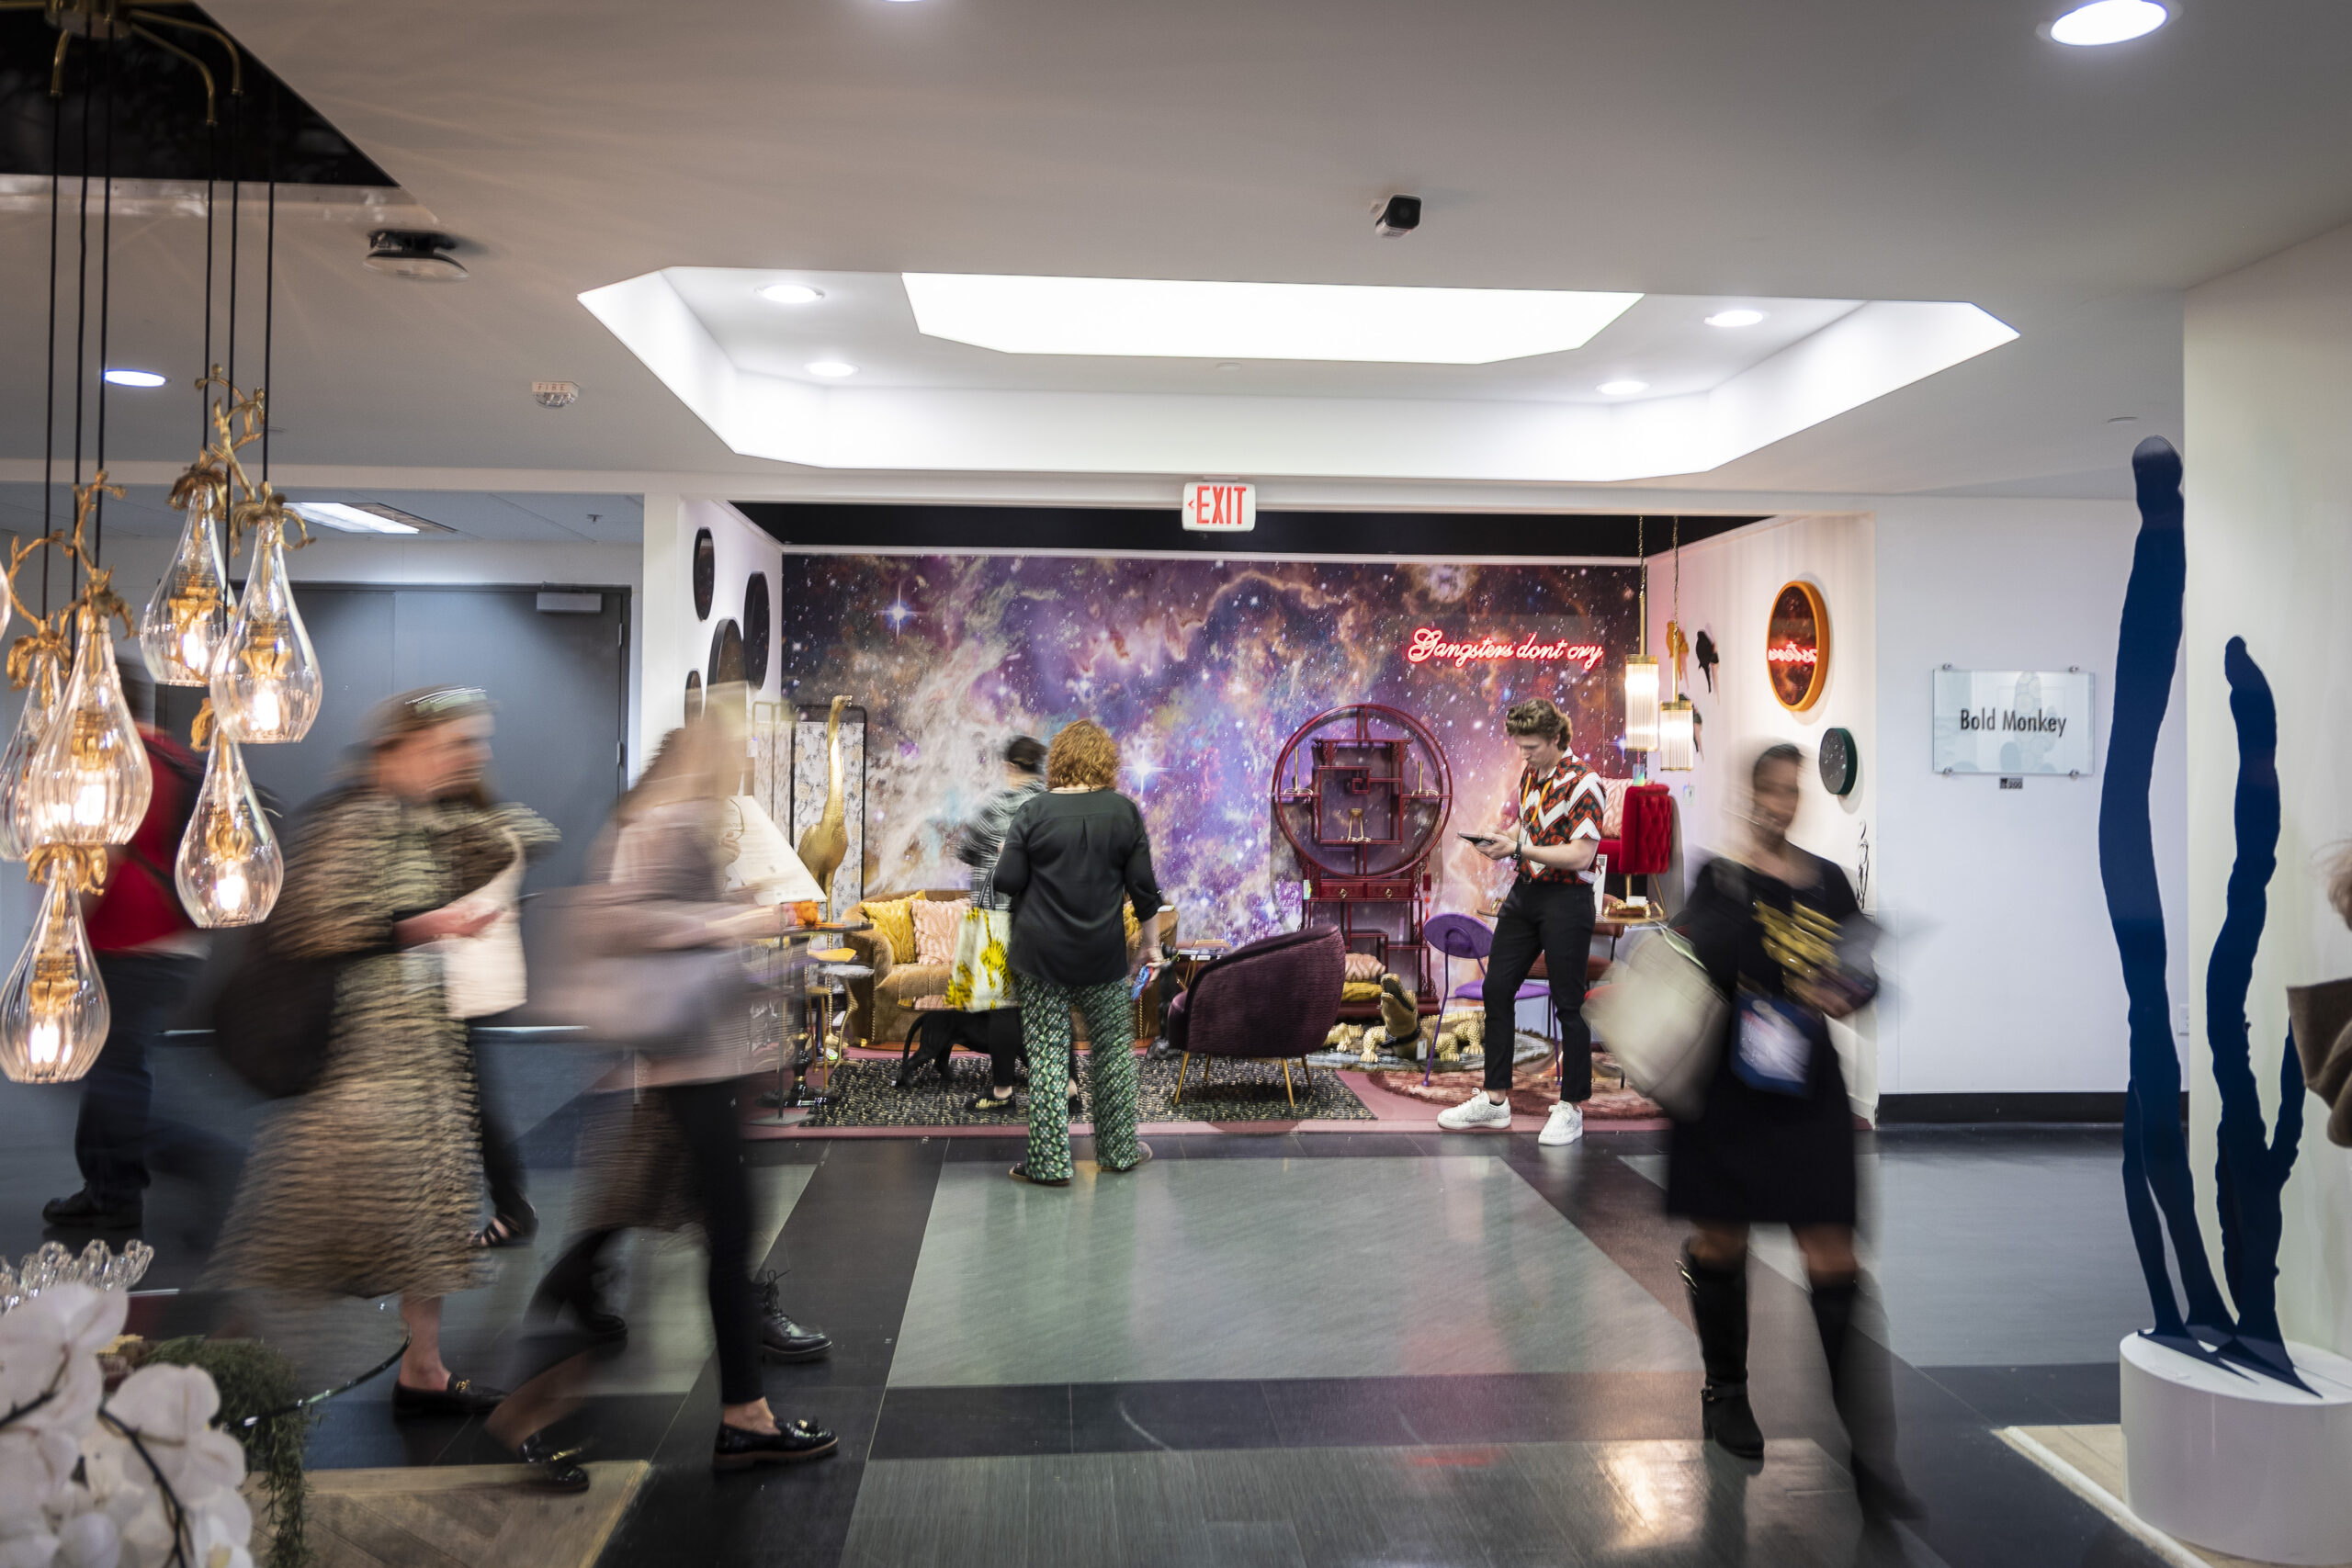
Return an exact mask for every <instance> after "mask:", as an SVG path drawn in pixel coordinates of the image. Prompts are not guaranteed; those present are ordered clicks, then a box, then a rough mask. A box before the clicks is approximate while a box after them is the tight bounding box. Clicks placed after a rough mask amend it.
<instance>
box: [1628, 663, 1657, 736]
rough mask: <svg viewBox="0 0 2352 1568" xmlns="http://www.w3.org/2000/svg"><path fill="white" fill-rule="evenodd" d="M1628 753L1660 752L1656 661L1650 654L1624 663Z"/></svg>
mask: <svg viewBox="0 0 2352 1568" xmlns="http://www.w3.org/2000/svg"><path fill="white" fill-rule="evenodd" d="M1625 750H1628V751H1655V750H1657V660H1655V659H1652V658H1650V657H1649V656H1648V655H1647V654H1635V655H1634V657H1632V658H1631V659H1628V660H1625Z"/></svg>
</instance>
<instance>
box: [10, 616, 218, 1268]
mask: <svg viewBox="0 0 2352 1568" xmlns="http://www.w3.org/2000/svg"><path fill="white" fill-rule="evenodd" d="M119 669H120V671H121V677H122V694H123V697H124V700H125V701H126V702H127V703H128V705H130V716H131V719H132V720H133V722H135V723H136V724H137V725H138V727H139V739H141V741H142V742H143V743H144V744H145V746H146V748H147V771H148V773H150V775H152V777H153V781H154V789H153V794H151V795H149V796H148V800H147V815H146V816H145V817H143V818H141V819H140V822H139V830H138V831H137V832H136V833H135V834H133V835H132V837H131V840H130V843H128V844H117V845H114V846H112V847H110V848H109V849H108V850H107V880H106V886H105V887H104V888H103V889H102V890H101V891H100V892H99V893H98V895H97V896H96V897H95V898H90V897H85V899H84V902H83V912H84V914H85V917H86V918H87V919H88V921H89V933H90V947H91V950H92V952H93V953H96V957H97V961H98V977H99V978H100V979H101V980H103V981H104V982H105V983H106V988H107V1003H108V1005H109V1006H110V1007H111V1008H112V1010H113V1023H112V1026H111V1027H110V1028H109V1029H108V1030H107V1040H106V1044H105V1046H104V1047H103V1048H102V1049H101V1050H100V1051H99V1052H98V1059H97V1061H96V1063H95V1064H94V1065H93V1066H91V1068H90V1071H89V1073H88V1075H87V1076H86V1077H84V1078H83V1080H82V1111H81V1116H80V1118H79V1119H78V1120H77V1121H76V1122H75V1123H74V1163H75V1164H76V1165H78V1166H79V1167H81V1170H82V1190H80V1191H78V1192H76V1193H74V1194H73V1195H72V1196H71V1197H66V1198H53V1199H51V1200H50V1201H49V1202H47V1203H46V1204H43V1205H42V1207H41V1212H40V1214H41V1218H42V1219H43V1220H45V1221H47V1222H48V1223H49V1224H52V1225H60V1226H65V1227H69V1228H78V1229H86V1230H132V1229H136V1228H137V1227H138V1226H139V1225H140V1224H141V1223H142V1222H143V1221H144V1219H145V1217H146V1196H145V1195H146V1191H147V1187H148V1183H149V1181H150V1179H151V1175H150V1169H149V1167H150V1165H151V1163H152V1164H153V1165H155V1166H160V1167H162V1168H164V1169H165V1170H166V1171H168V1172H170V1173H171V1174H174V1175H180V1176H187V1177H191V1178H195V1179H198V1180H199V1181H202V1182H205V1183H206V1184H208V1185H212V1186H218V1187H220V1189H221V1190H220V1191H218V1192H216V1193H212V1194H210V1200H211V1201H209V1204H207V1205H206V1208H207V1210H208V1212H209V1214H211V1215H213V1216H217V1215H218V1214H219V1213H220V1210H221V1209H222V1208H223V1207H224V1206H225V1205H226V1203H227V1201H228V1189H230V1188H232V1187H233V1185H234V1182H235V1171H236V1157H237V1156H236V1150H235V1147H234V1146H233V1145H231V1144H230V1143H229V1142H228V1141H227V1140H226V1139H224V1138H220V1137H217V1136H214V1135H211V1134H206V1133H203V1132H199V1131H198V1130H197V1129H195V1128H193V1127H188V1126H186V1125H183V1124H181V1123H179V1122H175V1121H170V1120H166V1119H158V1118H155V1117H153V1115H152V1114H151V1108H152V1103H153V1099H154V1077H153V1073H152V1072H151V1070H150V1069H149V1066H148V1060H147V1057H148V1053H149V1052H150V1051H151V1050H153V1048H154V1046H155V1045H156V1044H157V1043H159V1042H160V1041H161V1039H162V1037H163V1033H164V1029H165V1028H166V1027H167V1026H168V1025H169V1024H170V1023H171V1021H172V1018H173V1015H174V1014H175V1012H177V1010H179V1007H180V1005H181V1003H182V1002H183V1001H185V1000H186V999H187V996H188V993H189V990H190V988H191V987H193V986H194V984H195V983H196V978H197V974H198V971H199V970H200V969H201V968H202V967H203V961H204V954H205V949H206V942H205V936H204V933H203V932H202V931H198V929H197V926H196V922H195V921H193V920H191V919H188V917H187V910H186V909H184V908H181V906H180V896H179V888H178V886H177V885H176V884H175V882H174V880H173V870H172V868H173V865H174V864H175V862H176V861H177V859H178V857H179V852H180V838H181V836H182V835H183V834H184V833H186V832H187V822H188V818H189V817H190V816H191V815H192V814H193V813H194V812H195V810H196V797H197V794H198V790H199V789H200V788H201V787H202V786H203V783H204V763H203V761H202V760H201V759H200V758H198V756H197V755H196V754H195V753H194V752H193V751H190V750H188V749H187V747H185V746H183V745H181V744H180V743H179V742H178V741H177V740H175V739H172V738H171V737H170V736H168V735H166V734H164V732H163V731H162V730H160V729H158V728H155V687H154V683H153V682H151V681H150V680H149V679H148V676H147V669H146V666H145V665H144V664H143V663H142V662H141V660H140V659H139V658H137V657H130V656H126V657H124V658H123V659H121V660H120V661H119Z"/></svg>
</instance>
